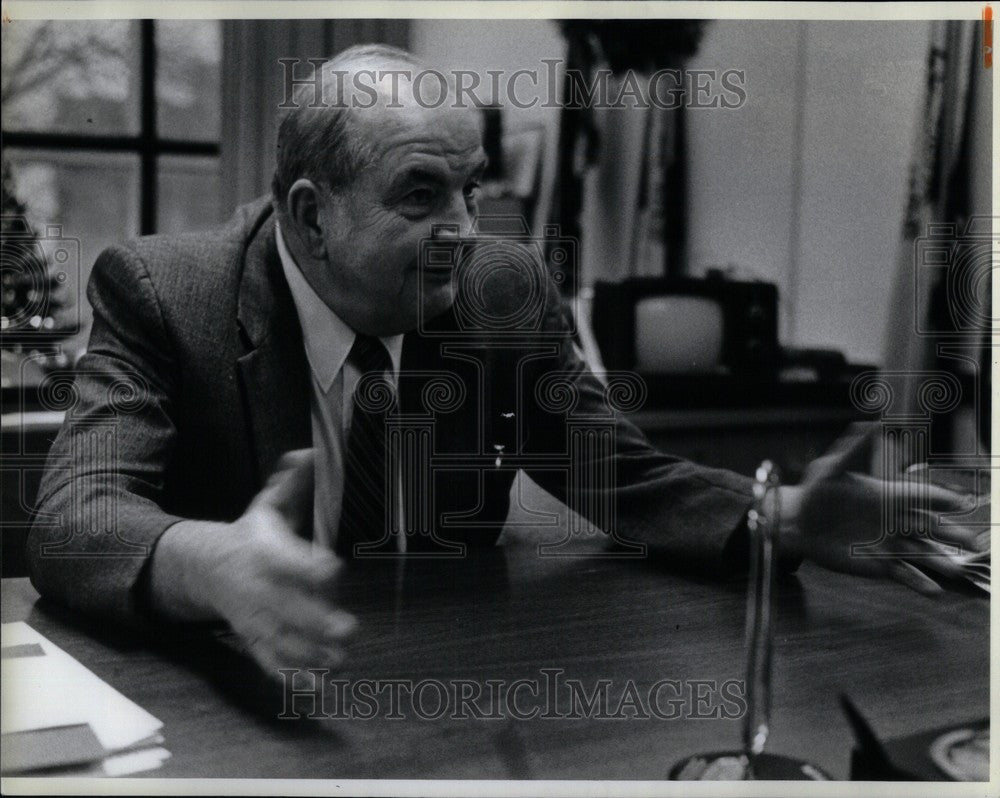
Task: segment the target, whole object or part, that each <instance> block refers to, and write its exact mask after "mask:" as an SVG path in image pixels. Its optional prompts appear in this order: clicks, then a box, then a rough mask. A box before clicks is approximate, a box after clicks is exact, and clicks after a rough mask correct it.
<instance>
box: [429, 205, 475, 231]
mask: <svg viewBox="0 0 1000 798" xmlns="http://www.w3.org/2000/svg"><path fill="white" fill-rule="evenodd" d="M472 222H473V217H472V214H471V213H470V212H469V208H468V205H467V204H466V202H465V197H464V196H463V197H460V198H458V199H457V200H453V201H452V202H451V203H450V204H449V205H448V208H447V209H446V210H445V212H444V213H443V214H442V216H441V218H440V219H438V222H437V224H435V225H434V237H435V238H440V239H447V238H469V236H471V235H472Z"/></svg>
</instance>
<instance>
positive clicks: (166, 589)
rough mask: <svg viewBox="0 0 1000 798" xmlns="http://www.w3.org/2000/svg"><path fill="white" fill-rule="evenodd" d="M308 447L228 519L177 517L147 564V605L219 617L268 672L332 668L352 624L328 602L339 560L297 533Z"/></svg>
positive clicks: (181, 614)
mask: <svg viewBox="0 0 1000 798" xmlns="http://www.w3.org/2000/svg"><path fill="white" fill-rule="evenodd" d="M312 513H313V456H312V450H301V451H297V452H289V453H288V454H286V455H285V456H284V457H282V459H281V461H280V462H279V464H278V467H277V469H276V471H275V473H274V474H273V475H272V476H271V478H270V480H269V481H268V483H267V485H265V486H264V488H263V489H262V490H261V492H260V493H259V494H257V496H256V497H255V498H254V500H253V501H252V502H251V503H250V506H249V507H248V508H247V510H246V512H245V513H244V514H243V515H242V516H241V517H240V518H238V519H237V520H236V521H234V522H233V523H232V524H212V523H204V522H197V521H183V522H181V523H178V524H175V525H174V526H172V527H171V528H170V529H168V530H167V532H165V533H164V535H163V537H161V538H160V541H159V543H158V544H157V547H156V550H155V552H154V555H153V561H152V574H151V588H152V592H153V603H154V606H155V607H156V608H157V609H159V610H160V611H161V612H163V613H164V614H165V615H168V616H171V617H173V618H175V619H178V620H195V619H205V618H222V619H223V620H226V621H228V622H229V624H230V626H232V628H233V631H235V632H236V633H237V634H238V635H239V636H240V637H241V638H242V639H243V640H244V642H245V643H246V644H247V646H248V647H249V649H250V651H251V652H252V654H253V656H254V658H255V659H256V660H257V662H258V663H259V664H260V666H261V667H262V668H263V669H264V670H265V671H266V672H267V673H268V674H269V675H273V676H274V678H280V676H279V674H278V669H279V668H307V667H317V668H324V667H331V666H337V665H339V664H340V663H341V662H342V661H343V658H344V647H343V644H344V642H345V641H346V639H347V638H348V637H349V636H350V635H351V633H352V632H353V631H354V628H355V627H356V625H357V622H356V621H355V619H354V617H353V616H352V615H350V614H349V613H347V612H344V611H343V610H340V609H337V608H336V607H334V606H333V604H332V596H333V589H334V586H335V584H336V581H337V574H338V571H339V569H340V566H341V563H340V561H339V560H338V558H337V557H336V556H335V555H334V554H333V553H332V552H330V551H326V550H322V549H316V548H314V547H313V546H312V545H311V544H310V543H309V542H307V541H306V540H303V539H302V538H301V537H299V536H298V535H297V534H296V531H295V530H296V529H299V528H302V527H303V526H305V525H308V524H311V523H312Z"/></svg>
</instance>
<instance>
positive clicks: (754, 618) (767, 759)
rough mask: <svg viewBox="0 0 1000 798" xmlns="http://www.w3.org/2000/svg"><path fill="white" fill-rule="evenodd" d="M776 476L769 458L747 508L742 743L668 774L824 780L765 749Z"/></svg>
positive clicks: (823, 776) (694, 758)
mask: <svg viewBox="0 0 1000 798" xmlns="http://www.w3.org/2000/svg"><path fill="white" fill-rule="evenodd" d="M780 487H781V480H780V478H779V477H778V470H777V468H776V467H775V466H774V464H773V463H771V462H770V461H769V460H765V461H764V462H763V463H761V465H760V467H759V468H758V469H757V473H756V474H755V479H754V503H753V507H752V508H751V510H750V512H749V513H747V529H748V531H749V535H750V576H749V579H748V582H747V621H746V652H747V664H746V703H747V709H746V714H745V715H744V716H743V748H742V750H740V751H716V752H712V753H707V754H697V755H695V756H691V757H688V758H686V759H684V760H682V761H681V762H679V763H677V764H676V765H675V766H674V767H673V768H672V769H671V770H670V775H669V777H670V778H671V779H674V780H678V781H750V780H760V779H767V780H779V781H791V780H795V781H825V780H827V779H828V778H829V776H827V775H826V774H825V773H824V772H823V771H822V770H820V769H819V768H818V767H816V766H815V765H811V764H809V763H808V762H805V761H802V760H799V759H793V758H791V757H787V756H783V755H780V754H769V753H765V751H764V746H765V745H766V744H767V739H768V736H769V735H770V731H771V658H772V653H773V650H774V638H773V635H772V632H771V622H772V617H773V608H774V599H773V588H774V569H775V562H776V560H777V547H778V540H777V535H778V529H779V528H780V526H781V502H780V499H779V496H780V491H779V488H780Z"/></svg>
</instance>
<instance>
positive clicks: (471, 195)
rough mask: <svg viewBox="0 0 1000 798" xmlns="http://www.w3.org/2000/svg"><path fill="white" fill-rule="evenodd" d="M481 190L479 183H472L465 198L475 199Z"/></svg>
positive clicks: (467, 187) (467, 188) (466, 190)
mask: <svg viewBox="0 0 1000 798" xmlns="http://www.w3.org/2000/svg"><path fill="white" fill-rule="evenodd" d="M478 190H479V183H476V182H472V183H469V184H468V185H467V186H466V187H465V196H466V197H467V198H468V199H475V197H476V192H477V191H478Z"/></svg>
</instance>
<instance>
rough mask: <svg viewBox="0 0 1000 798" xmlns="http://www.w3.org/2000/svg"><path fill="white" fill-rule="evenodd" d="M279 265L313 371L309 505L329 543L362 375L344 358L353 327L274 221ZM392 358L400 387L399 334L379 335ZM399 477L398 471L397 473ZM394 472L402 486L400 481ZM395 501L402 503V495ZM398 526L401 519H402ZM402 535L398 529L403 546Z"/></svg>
mask: <svg viewBox="0 0 1000 798" xmlns="http://www.w3.org/2000/svg"><path fill="white" fill-rule="evenodd" d="M275 238H276V239H277V242H278V255H279V257H280V258H281V267H282V269H284V272H285V279H287V280H288V287H289V288H290V289H291V292H292V299H293V301H294V302H295V309H296V311H297V312H298V314H299V324H300V326H301V327H302V338H303V341H304V343H305V350H306V358H307V359H308V361H309V369H310V371H311V373H312V399H311V402H310V404H311V406H312V437H313V447H314V448H315V450H316V494H315V500H314V511H313V540H314V541H315V542H316V544H317V545H321V546H324V547H329V548H333V547H334V546H335V545H336V535H337V529H338V527H339V525H340V508H341V504H342V502H343V495H344V458H345V455H346V447H347V437H348V434H349V433H350V429H351V414H352V409H353V406H354V402H353V399H354V388H355V387H356V386H357V384H358V380H359V379H360V378H361V373H360V372H359V371H358V369H357V367H356V366H355V365H354V363H352V362H351V361H349V360H348V359H347V356H348V355H349V354H350V352H351V347H352V346H354V339H355V337H356V333H355V332H354V330H352V329H351V328H350V327H348V326H347V324H345V323H344V322H343V321H342V320H341V319H340V317H339V316H337V314H336V313H334V312H333V311H332V310H331V309H330V307H329V306H328V305H327V304H326V303H325V302H324V301H323V300H322V299H320V298H319V295H318V294H317V293H316V292H315V291H314V290H313V288H312V286H311V285H309V282H308V281H307V280H306V278H305V277H304V276H303V274H302V272H301V271H300V270H299V267H298V264H296V262H295V258H294V257H292V254H291V252H289V251H288V247H287V246H286V244H285V239H284V237H283V236H282V234H281V228H280V227H278V226H277V225H275ZM381 341H382V343H383V344H385V348H386V350H387V351H388V352H389V358H390V360H391V362H392V374H391V375H390V376H391V379H392V381H393V383H394V384H395V385H397V387H398V383H399V360H400V356H401V354H402V351H403V336H402V335H390V336H387V337H385V338H382V339H381ZM400 477H401V475H400ZM400 477H397V483H398V484H399V487H400V491H401V490H402V483H401V481H400ZM398 506H399V507H400V508H401V507H402V501H400V502H399V504H398ZM399 528H400V529H402V528H403V527H402V524H400V527H399ZM405 537H406V536H405V535H399V536H398V541H399V545H400V547H401V548H403V547H405Z"/></svg>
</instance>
